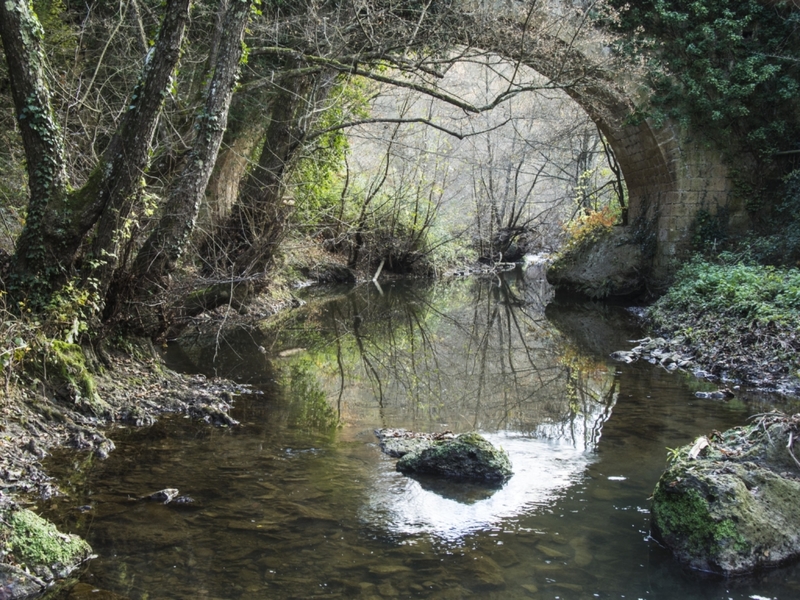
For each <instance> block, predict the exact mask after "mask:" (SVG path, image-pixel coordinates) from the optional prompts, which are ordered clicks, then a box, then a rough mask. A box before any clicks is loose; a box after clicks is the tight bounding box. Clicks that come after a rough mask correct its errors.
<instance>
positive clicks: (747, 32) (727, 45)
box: [612, 0, 800, 154]
mask: <svg viewBox="0 0 800 600" xmlns="http://www.w3.org/2000/svg"><path fill="white" fill-rule="evenodd" d="M612 4H615V5H616V6H617V8H619V10H620V19H619V21H618V22H617V24H616V27H617V28H618V29H620V30H622V31H624V32H627V33H628V34H629V35H630V36H631V37H632V39H630V38H629V40H628V44H627V46H626V47H625V51H627V52H632V53H642V52H643V50H645V49H649V50H652V51H654V53H653V54H651V56H655V57H656V60H655V61H654V62H653V63H651V69H650V77H651V79H652V83H653V86H654V88H655V90H656V93H655V95H654V97H653V99H652V103H653V108H654V110H655V111H656V112H658V111H661V112H662V113H666V114H668V115H669V116H671V117H678V118H682V119H684V120H688V121H690V122H692V124H693V125H695V126H699V127H700V128H702V129H703V130H704V131H706V132H708V133H710V134H712V137H715V138H717V139H718V141H720V142H722V143H724V144H726V145H728V146H729V145H730V139H729V138H730V136H731V135H733V136H734V138H736V139H738V140H740V141H741V142H742V143H743V144H745V145H747V146H748V147H749V149H752V150H755V151H756V152H757V153H761V154H769V153H771V152H774V151H776V150H781V149H786V148H787V147H791V146H792V144H793V143H794V142H795V141H796V136H797V133H798V128H800V123H798V119H797V117H796V114H797V106H796V104H797V94H798V89H799V88H800V70H799V69H798V64H800V36H798V27H799V26H800V11H797V10H794V9H792V7H791V5H788V4H787V5H786V6H783V7H775V6H772V7H769V6H766V4H765V3H762V2H758V1H756V0H745V1H741V0H697V1H687V0H645V1H642V2H637V3H635V5H634V3H626V2H623V1H621V0H612ZM621 48H622V47H620V49H621Z"/></svg>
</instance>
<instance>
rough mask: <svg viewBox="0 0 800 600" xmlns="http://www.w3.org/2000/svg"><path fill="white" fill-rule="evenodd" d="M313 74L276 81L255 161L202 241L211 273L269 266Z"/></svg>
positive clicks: (236, 273) (284, 211)
mask: <svg viewBox="0 0 800 600" xmlns="http://www.w3.org/2000/svg"><path fill="white" fill-rule="evenodd" d="M315 77H316V76H315V75H290V76H286V77H284V78H283V79H282V80H281V82H280V84H279V85H278V90H279V91H278V93H277V94H276V96H275V99H274V100H273V101H272V111H271V114H270V122H269V126H268V127H267V133H266V137H265V140H264V144H263V146H262V149H261V156H260V158H259V161H258V165H257V166H256V168H254V169H253V170H252V171H251V172H250V174H249V175H248V176H247V178H246V180H245V181H244V182H243V184H242V187H241V190H240V194H239V201H238V203H237V204H235V205H234V207H233V210H232V211H231V214H230V215H229V216H228V218H227V219H226V220H225V221H224V222H223V223H222V224H221V226H220V227H219V228H218V229H217V231H216V232H215V235H214V236H213V239H212V240H211V241H210V242H209V243H208V244H207V246H206V257H205V258H206V260H207V261H208V262H209V264H211V265H213V268H214V270H215V271H216V272H218V273H225V274H229V275H232V276H234V277H242V276H246V275H251V274H258V273H262V272H263V271H264V270H265V269H266V268H267V267H268V266H269V264H270V262H271V260H272V258H273V256H274V254H275V247H276V246H277V244H278V243H279V242H280V240H281V237H282V234H283V230H284V226H285V223H286V216H287V212H288V207H287V206H286V205H285V204H284V202H283V194H284V185H285V182H286V178H287V176H288V174H289V172H290V171H291V170H292V167H293V166H294V163H295V162H296V160H297V158H298V156H299V154H300V152H299V151H300V149H301V148H302V145H303V142H304V139H305V134H306V129H305V128H304V127H303V124H304V121H305V120H307V118H308V116H309V114H310V112H311V111H310V110H309V106H310V104H312V101H311V99H310V95H311V92H312V90H313V89H314V83H315V81H314V80H315Z"/></svg>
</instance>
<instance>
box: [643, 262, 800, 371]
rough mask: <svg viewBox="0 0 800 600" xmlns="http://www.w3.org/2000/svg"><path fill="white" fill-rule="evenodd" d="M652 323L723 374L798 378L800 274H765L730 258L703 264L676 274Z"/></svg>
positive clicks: (774, 270) (777, 271)
mask: <svg viewBox="0 0 800 600" xmlns="http://www.w3.org/2000/svg"><path fill="white" fill-rule="evenodd" d="M650 317H651V318H652V319H653V320H654V322H655V323H656V325H657V326H659V327H660V328H661V329H662V330H663V331H665V332H666V333H668V334H670V335H673V336H678V337H679V338H680V339H682V340H683V341H684V342H685V343H686V344H687V345H688V346H691V347H693V348H695V349H696V352H697V358H698V360H699V362H701V364H716V368H717V369H718V370H719V371H728V373H729V374H731V375H741V376H748V375H749V373H748V371H749V370H755V371H759V370H761V371H763V372H767V373H772V374H773V375H776V376H786V375H795V376H797V373H796V372H797V369H798V368H800V358H799V357H800V354H798V351H799V350H800V335H799V333H798V332H800V270H798V269H780V268H775V267H763V266H760V265H755V264H752V263H748V262H746V261H744V260H743V259H742V257H741V256H734V255H731V254H723V255H722V256H721V260H720V261H718V262H711V261H708V260H705V259H702V258H699V257H698V258H695V259H693V260H692V261H690V262H689V263H688V264H686V265H685V266H684V267H683V268H682V269H681V270H680V271H679V272H678V275H677V278H676V281H675V283H674V284H673V286H672V287H671V288H670V289H669V291H668V292H667V293H666V294H665V295H664V296H663V297H662V298H661V299H660V300H659V301H658V302H657V303H656V304H655V305H653V307H652V308H651V309H650ZM792 371H795V373H792ZM717 374H722V373H721V372H720V373H717Z"/></svg>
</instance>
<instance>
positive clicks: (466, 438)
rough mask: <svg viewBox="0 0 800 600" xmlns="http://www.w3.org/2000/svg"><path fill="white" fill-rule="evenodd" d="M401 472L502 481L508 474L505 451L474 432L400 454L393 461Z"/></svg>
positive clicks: (509, 469) (490, 481) (509, 471)
mask: <svg viewBox="0 0 800 600" xmlns="http://www.w3.org/2000/svg"><path fill="white" fill-rule="evenodd" d="M397 470H398V471H400V472H402V473H427V474H431V475H440V476H443V477H448V478H452V479H470V480H476V481H486V482H489V483H502V482H504V481H506V480H508V479H509V478H510V477H511V475H512V470H511V461H510V460H509V458H508V454H506V452H505V450H503V449H502V448H495V447H494V446H493V445H492V444H491V443H489V441H487V440H486V439H485V438H484V437H483V436H481V435H479V434H477V433H474V432H473V433H463V434H461V435H459V436H458V437H456V438H455V439H451V440H443V441H437V442H435V443H434V444H433V445H431V446H429V447H427V448H425V449H423V450H421V451H419V452H411V453H409V454H406V455H405V456H403V457H402V458H401V459H400V460H399V461H398V462H397Z"/></svg>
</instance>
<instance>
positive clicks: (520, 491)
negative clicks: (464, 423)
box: [360, 434, 593, 542]
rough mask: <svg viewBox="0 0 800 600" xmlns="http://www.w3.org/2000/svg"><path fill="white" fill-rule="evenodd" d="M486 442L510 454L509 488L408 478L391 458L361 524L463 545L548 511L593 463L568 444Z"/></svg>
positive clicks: (374, 481)
mask: <svg viewBox="0 0 800 600" xmlns="http://www.w3.org/2000/svg"><path fill="white" fill-rule="evenodd" d="M486 438H487V439H488V440H489V441H490V442H492V443H494V444H496V445H498V446H500V447H502V448H503V449H504V450H506V452H508V455H509V458H510V460H511V464H512V467H513V470H514V475H513V476H512V477H511V479H510V480H509V481H508V482H507V483H506V484H505V485H503V486H501V487H499V488H497V489H493V488H487V487H486V486H482V485H479V484H474V483H464V482H450V481H443V480H441V479H436V478H434V477H424V478H419V479H415V478H411V477H406V476H404V475H401V474H400V473H398V472H396V471H395V470H394V461H393V460H391V459H388V458H387V459H386V460H383V461H381V463H380V467H379V468H378V469H377V471H376V473H375V476H374V477H373V478H371V480H370V481H369V483H368V484H367V485H368V491H367V497H368V500H367V502H366V504H365V506H364V508H363V510H362V511H361V513H360V514H361V518H362V519H363V521H364V522H365V523H367V524H369V525H371V526H373V527H383V528H385V529H386V530H387V531H388V532H391V533H399V534H428V535H431V536H435V537H437V538H441V539H442V540H446V541H451V542H456V541H463V540H464V539H465V538H466V537H467V536H468V535H470V534H474V533H476V532H478V531H481V530H484V529H490V528H494V527H503V526H504V523H506V522H509V521H510V520H512V519H514V518H515V517H518V516H519V515H523V514H527V515H530V514H535V512H536V511H537V510H542V509H546V508H547V507H549V506H550V505H551V504H552V503H553V501H554V500H555V499H556V498H557V497H558V496H559V495H560V494H563V493H564V491H565V490H566V489H567V488H569V487H570V486H572V485H575V484H576V483H577V482H578V481H580V479H581V478H582V477H583V473H584V472H585V470H586V466H587V465H588V464H589V463H590V462H591V461H592V460H593V455H592V454H591V453H590V452H587V451H584V450H582V449H576V448H574V447H573V446H571V445H568V444H559V443H556V442H547V441H543V440H537V439H533V438H530V437H527V436H525V437H523V436H517V435H512V434H506V435H486ZM506 529H509V530H513V529H514V528H513V526H512V527H507V526H506Z"/></svg>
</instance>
